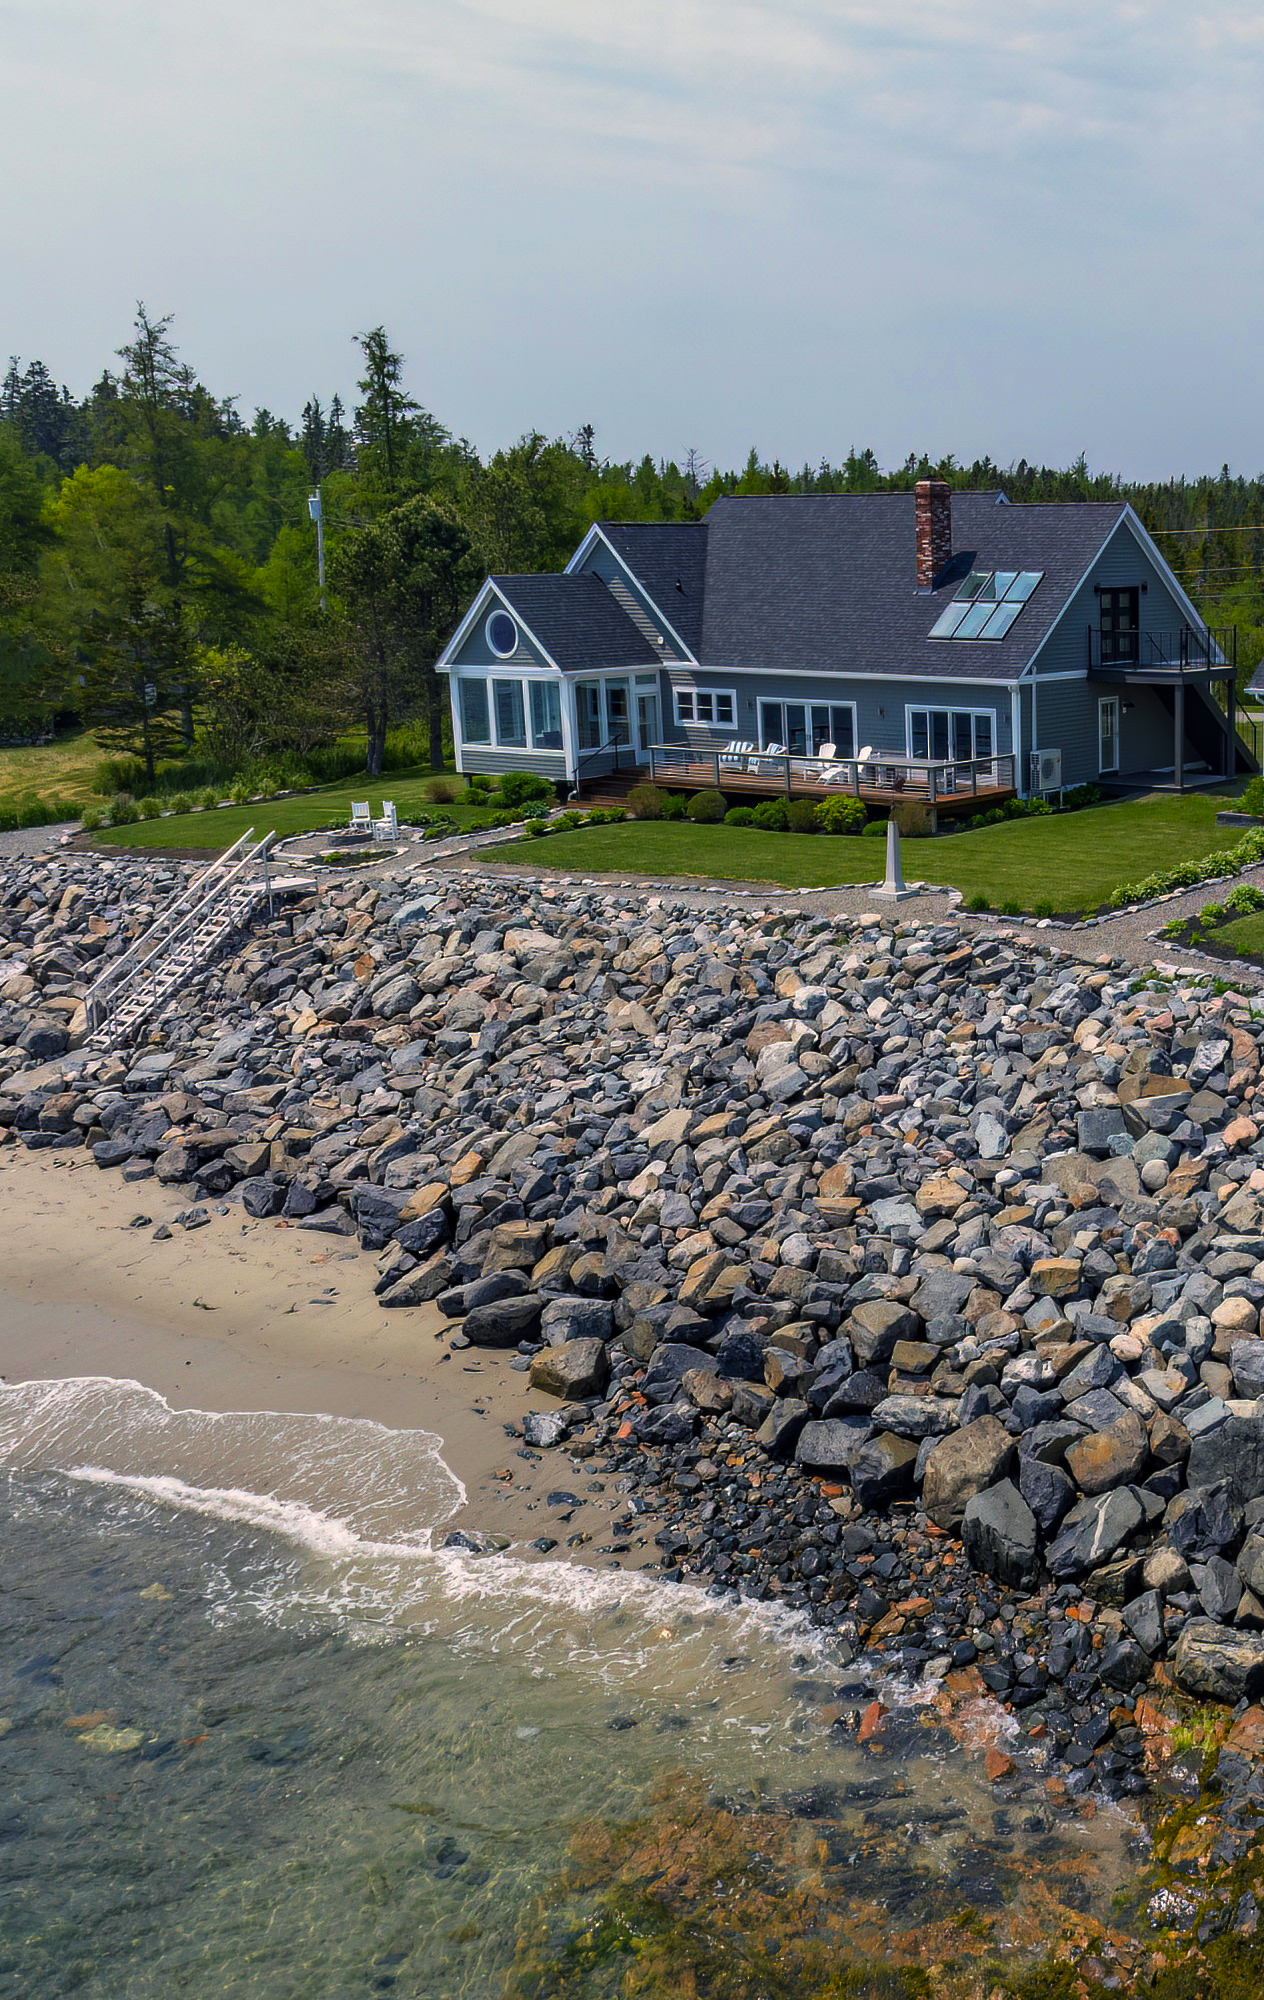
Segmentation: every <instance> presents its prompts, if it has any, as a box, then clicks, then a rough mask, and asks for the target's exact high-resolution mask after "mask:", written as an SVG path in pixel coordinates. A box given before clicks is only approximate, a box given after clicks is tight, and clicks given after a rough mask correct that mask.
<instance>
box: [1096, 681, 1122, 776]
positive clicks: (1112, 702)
mask: <svg viewBox="0 0 1264 2000" xmlns="http://www.w3.org/2000/svg"><path fill="white" fill-rule="evenodd" d="M1108 708H1111V709H1113V710H1114V711H1115V726H1114V728H1113V729H1112V731H1111V735H1112V737H1113V738H1114V744H1115V761H1114V763H1113V764H1103V762H1102V741H1103V732H1102V718H1103V716H1104V715H1105V712H1106V710H1107V709H1108ZM1119 716H1120V701H1119V696H1118V695H1117V694H1104V695H1101V696H1099V698H1098V703H1097V774H1098V776H1099V777H1101V778H1106V777H1111V776H1113V775H1117V774H1118V771H1119Z"/></svg>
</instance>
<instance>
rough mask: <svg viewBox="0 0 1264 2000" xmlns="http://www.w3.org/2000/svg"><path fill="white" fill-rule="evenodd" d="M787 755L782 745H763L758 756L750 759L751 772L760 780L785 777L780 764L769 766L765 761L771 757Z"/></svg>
mask: <svg viewBox="0 0 1264 2000" xmlns="http://www.w3.org/2000/svg"><path fill="white" fill-rule="evenodd" d="M789 754H790V753H789V751H788V750H787V749H786V746H785V744H784V743H765V745H764V747H763V749H762V751H761V752H760V753H759V755H758V756H755V757H752V758H751V761H750V767H751V770H752V771H754V772H756V773H757V774H758V776H760V777H761V778H774V777H775V778H782V777H784V776H785V770H784V767H783V766H782V765H781V764H771V763H769V762H768V761H767V760H768V759H769V758H771V757H787V756H788V755H789Z"/></svg>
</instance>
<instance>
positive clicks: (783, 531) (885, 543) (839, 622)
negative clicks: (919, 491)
mask: <svg viewBox="0 0 1264 2000" xmlns="http://www.w3.org/2000/svg"><path fill="white" fill-rule="evenodd" d="M913 510H914V498H913V495H912V494H911V493H854V494H853V493H840V494H822V495H805V496H802V497H799V496H789V495H772V496H768V497H764V496H751V497H744V496H743V497H737V496H733V497H725V498H722V499H720V500H717V501H716V503H715V505H714V506H713V507H712V508H711V510H710V512H709V513H708V515H707V519H706V526H707V560H706V597H705V614H704V618H703V630H702V652H701V658H702V662H703V664H704V665H705V666H708V667H715V668H717V669H718V668H754V667H778V668H782V669H784V670H786V671H793V670H794V669H795V668H796V667H797V668H801V669H804V670H814V671H817V672H831V671H832V672H835V673H847V672H849V671H850V672H861V673H866V674H891V675H892V676H898V675H919V676H932V677H936V678H938V677H944V678H952V679H965V680H1013V679H1014V678H1016V676H1017V675H1018V674H1019V673H1020V672H1021V671H1022V669H1023V667H1024V666H1025V665H1026V664H1027V662H1028V661H1029V660H1030V659H1031V657H1032V655H1033V653H1034V652H1035V651H1036V649H1037V647H1038V646H1039V645H1040V643H1041V641H1042V640H1043V639H1044V638H1045V637H1046V635H1047V634H1048V632H1049V630H1050V628H1051V627H1052V625H1053V624H1054V622H1055V620H1056V618H1057V617H1058V614H1059V613H1060V612H1061V611H1062V610H1063V608H1064V606H1065V605H1066V603H1067V600H1068V598H1069V597H1070V596H1071V594H1072V592H1073V591H1074V589H1075V587H1076V586H1077V584H1079V582H1080V581H1081V579H1082V577H1083V576H1084V573H1085V571H1086V570H1087V569H1088V568H1089V566H1090V564H1091V563H1092V561H1093V559H1094V557H1095V556H1096V555H1097V553H1098V551H1099V550H1100V549H1101V547H1102V545H1103V543H1104V542H1105V541H1106V539H1107V537H1108V536H1109V535H1110V533H1111V531H1112V529H1113V528H1115V527H1116V526H1117V525H1118V523H1119V522H1120V521H1121V520H1122V519H1123V517H1124V513H1125V511H1126V510H1125V507H1124V504H1123V502H1122V501H1109V502H1098V501H1084V502H1080V501H1072V502H1068V503H1064V504H1062V503H1060V504H1050V505H1033V506H1009V505H1007V504H1005V503H1004V502H999V501H998V496H997V495H996V494H994V493H960V492H955V493H954V494H953V496H952V546H953V554H954V560H953V562H952V564H951V565H950V566H949V569H948V571H947V572H946V577H945V580H944V581H943V582H942V583H941V584H940V586H939V588H938V589H936V590H934V591H933V592H930V593H927V594H925V595H919V594H918V591H917V588H916V572H915V567H914V565H915V531H914V513H913ZM970 569H988V570H990V569H1019V570H1023V569H1027V570H1031V569H1038V570H1043V571H1044V573H1045V574H1044V580H1043V582H1042V583H1040V584H1039V586H1038V587H1037V589H1036V591H1035V594H1034V596H1033V597H1032V598H1031V599H1030V601H1029V602H1028V604H1027V605H1026V607H1025V609H1024V610H1023V612H1022V614H1021V615H1020V617H1019V618H1018V619H1017V620H1016V621H1015V623H1014V625H1013V627H1012V629H1011V631H1010V633H1009V635H1008V637H1006V638H1004V639H1000V640H986V639H979V640H969V639H947V640H944V639H930V638H928V636H927V635H928V633H929V632H930V628H931V626H932V625H933V624H934V623H935V620H936V619H937V618H938V616H939V614H940V612H941V611H942V610H943V608H944V606H945V604H947V603H948V602H949V601H950V599H951V598H952V595H953V592H954V591H955V589H956V586H957V584H958V582H959V581H960V579H961V577H962V576H964V575H965V574H966V572H967V571H968V570H970Z"/></svg>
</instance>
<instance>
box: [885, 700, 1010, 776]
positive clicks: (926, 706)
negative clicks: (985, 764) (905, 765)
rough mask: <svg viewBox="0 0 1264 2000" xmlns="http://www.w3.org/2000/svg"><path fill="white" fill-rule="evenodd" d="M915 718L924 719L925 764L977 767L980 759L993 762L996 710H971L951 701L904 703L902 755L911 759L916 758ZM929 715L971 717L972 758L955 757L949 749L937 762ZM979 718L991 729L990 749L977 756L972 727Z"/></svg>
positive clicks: (973, 728)
mask: <svg viewBox="0 0 1264 2000" xmlns="http://www.w3.org/2000/svg"><path fill="white" fill-rule="evenodd" d="M915 715H924V716H926V717H927V726H926V759H927V762H928V763H933V764H934V763H943V764H963V763H978V762H980V761H982V759H984V758H993V757H995V756H996V754H997V734H996V710H995V709H994V708H970V707H968V706H967V704H966V703H965V702H954V701H910V702H906V703H905V706H904V751H905V755H906V756H908V757H913V756H915V755H916V752H915V751H914V749H913V717H914V716H915ZM932 715H948V716H953V715H968V716H969V717H970V750H971V754H970V756H969V757H968V758H964V757H954V756H953V754H952V751H951V749H950V750H949V753H948V755H947V756H946V757H942V758H940V757H935V756H934V754H933V753H932V751H931V747H930V721H929V718H930V717H931V716H932ZM981 717H982V718H984V719H985V720H986V721H987V723H988V725H989V727H990V728H991V731H992V747H991V749H990V750H984V751H982V752H979V751H978V750H977V748H976V743H975V737H976V730H975V724H976V723H977V722H978V721H979V719H980V718H981ZM949 727H950V729H951V724H950V725H949Z"/></svg>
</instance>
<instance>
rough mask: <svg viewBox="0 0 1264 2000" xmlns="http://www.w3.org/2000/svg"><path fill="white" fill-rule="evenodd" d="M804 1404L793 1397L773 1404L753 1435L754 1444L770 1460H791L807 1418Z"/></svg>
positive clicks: (784, 1398) (806, 1407)
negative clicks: (760, 1448) (761, 1449)
mask: <svg viewBox="0 0 1264 2000" xmlns="http://www.w3.org/2000/svg"><path fill="white" fill-rule="evenodd" d="M809 1414H810V1413H809V1410H808V1406H807V1404H806V1403H801V1402H800V1401H799V1400H798V1398H797V1397H795V1396H786V1397H783V1398H782V1400H781V1401H780V1402H777V1403H774V1404H773V1406H772V1408H771V1410H769V1412H768V1415H767V1416H766V1417H765V1418H764V1421H763V1423H762V1424H761V1425H760V1427H759V1429H758V1430H757V1431H756V1433H755V1442H756V1444H757V1445H760V1446H761V1447H762V1448H763V1450H764V1451H766V1452H767V1453H768V1456H769V1457H770V1458H793V1457H794V1449H795V1446H796V1445H797V1444H798V1442H799V1438H800V1435H801V1434H802V1431H803V1426H804V1425H805V1424H806V1422H807V1420H808V1416H809Z"/></svg>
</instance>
